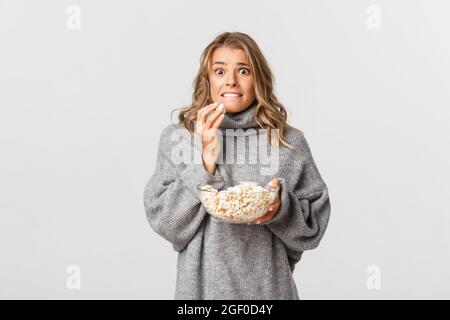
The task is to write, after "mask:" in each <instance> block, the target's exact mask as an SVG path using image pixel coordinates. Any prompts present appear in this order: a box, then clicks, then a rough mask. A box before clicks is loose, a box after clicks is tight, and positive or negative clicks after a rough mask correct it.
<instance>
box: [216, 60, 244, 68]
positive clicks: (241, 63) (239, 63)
mask: <svg viewBox="0 0 450 320" xmlns="http://www.w3.org/2000/svg"><path fill="white" fill-rule="evenodd" d="M215 64H224V65H226V63H225V62H222V61H216V62H214V63H213V65H215ZM236 64H237V65H238V66H246V67H250V66H249V65H248V64H246V63H244V62H238V63H236Z"/></svg>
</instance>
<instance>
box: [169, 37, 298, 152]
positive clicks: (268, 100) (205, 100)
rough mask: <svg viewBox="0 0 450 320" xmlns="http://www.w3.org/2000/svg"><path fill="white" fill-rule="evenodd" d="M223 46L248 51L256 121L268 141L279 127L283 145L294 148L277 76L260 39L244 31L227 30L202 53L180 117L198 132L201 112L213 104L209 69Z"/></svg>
mask: <svg viewBox="0 0 450 320" xmlns="http://www.w3.org/2000/svg"><path fill="white" fill-rule="evenodd" d="M221 47H228V48H231V49H241V50H244V52H245V53H246V54H247V57H248V59H249V61H250V67H251V71H252V75H253V84H254V88H255V95H256V98H255V100H257V105H256V110H255V113H256V116H255V121H256V122H257V123H258V125H259V126H260V127H261V128H264V129H265V130H266V140H267V141H268V143H269V144H271V139H269V137H271V130H272V129H278V133H279V134H278V135H277V136H278V140H279V143H280V144H283V145H285V146H287V147H288V148H290V149H293V147H292V146H291V145H290V144H289V143H288V142H287V141H286V140H285V129H286V128H288V127H289V128H291V129H294V130H298V129H296V128H294V127H293V126H291V125H289V124H288V123H287V122H286V121H287V112H286V109H285V108H284V106H283V105H282V104H281V103H280V102H279V101H278V99H277V98H276V96H275V94H274V92H273V81H274V80H273V75H272V72H271V70H270V68H269V65H268V63H267V61H266V59H265V58H264V55H263V54H262V52H261V50H260V49H259V47H258V45H257V44H256V42H255V41H254V40H253V39H252V38H251V37H250V36H248V35H247V34H245V33H241V32H224V33H222V34H220V35H218V36H217V37H216V38H215V39H214V40H213V41H212V42H211V43H210V44H209V45H208V46H207V47H206V48H205V49H204V50H203V52H202V55H201V57H200V69H199V71H198V74H197V76H196V78H195V80H194V92H193V94H192V104H191V105H189V106H187V107H184V108H182V109H181V112H180V114H179V115H178V120H179V122H180V123H182V124H183V125H184V127H185V128H186V129H187V130H188V131H189V132H190V133H191V134H193V133H194V130H195V128H194V126H195V121H196V120H197V112H198V111H199V110H200V109H201V108H202V107H204V106H206V105H208V104H211V103H213V101H212V100H211V95H210V83H209V77H208V74H209V70H210V67H211V59H212V55H213V53H214V50H216V49H217V48H221Z"/></svg>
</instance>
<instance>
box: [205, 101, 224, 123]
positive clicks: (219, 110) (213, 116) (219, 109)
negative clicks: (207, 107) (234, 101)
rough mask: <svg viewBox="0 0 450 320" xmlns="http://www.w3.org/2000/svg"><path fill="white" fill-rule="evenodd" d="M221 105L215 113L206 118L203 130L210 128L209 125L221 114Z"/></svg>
mask: <svg viewBox="0 0 450 320" xmlns="http://www.w3.org/2000/svg"><path fill="white" fill-rule="evenodd" d="M223 108H224V106H223V104H221V105H220V106H219V107H217V109H216V111H215V112H213V113H212V115H210V116H208V117H206V121H205V128H206V129H209V128H211V125H212V124H213V123H214V122H215V121H216V120H217V119H218V118H219V117H220V116H221V115H222V114H223Z"/></svg>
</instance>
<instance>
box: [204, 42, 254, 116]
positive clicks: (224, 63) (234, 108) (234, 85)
mask: <svg viewBox="0 0 450 320" xmlns="http://www.w3.org/2000/svg"><path fill="white" fill-rule="evenodd" d="M209 82H210V86H211V92H210V94H211V99H212V101H213V102H217V103H218V104H221V103H223V105H224V106H225V111H226V112H229V113H235V112H240V111H243V110H245V109H247V108H248V107H249V106H250V105H251V104H252V103H253V101H254V100H255V97H256V96H255V88H254V86H253V74H252V73H251V69H250V62H249V61H248V58H247V55H246V54H245V51H244V50H242V49H231V48H227V47H222V48H217V49H216V50H215V51H214V53H213V56H212V62H211V70H209Z"/></svg>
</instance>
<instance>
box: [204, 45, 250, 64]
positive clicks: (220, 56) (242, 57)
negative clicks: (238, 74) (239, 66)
mask: <svg viewBox="0 0 450 320" xmlns="http://www.w3.org/2000/svg"><path fill="white" fill-rule="evenodd" d="M216 61H222V62H225V63H226V64H236V63H238V62H244V63H247V64H248V63H249V61H248V57H247V54H246V53H245V51H244V50H242V49H232V48H228V47H221V48H217V49H216V50H214V53H213V55H212V63H214V62H216Z"/></svg>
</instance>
